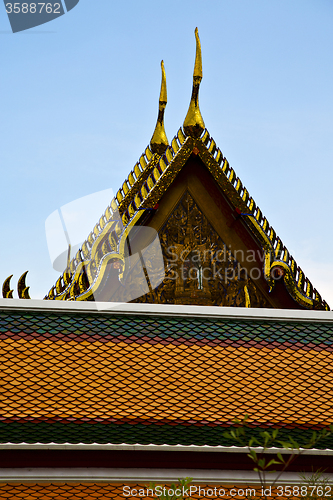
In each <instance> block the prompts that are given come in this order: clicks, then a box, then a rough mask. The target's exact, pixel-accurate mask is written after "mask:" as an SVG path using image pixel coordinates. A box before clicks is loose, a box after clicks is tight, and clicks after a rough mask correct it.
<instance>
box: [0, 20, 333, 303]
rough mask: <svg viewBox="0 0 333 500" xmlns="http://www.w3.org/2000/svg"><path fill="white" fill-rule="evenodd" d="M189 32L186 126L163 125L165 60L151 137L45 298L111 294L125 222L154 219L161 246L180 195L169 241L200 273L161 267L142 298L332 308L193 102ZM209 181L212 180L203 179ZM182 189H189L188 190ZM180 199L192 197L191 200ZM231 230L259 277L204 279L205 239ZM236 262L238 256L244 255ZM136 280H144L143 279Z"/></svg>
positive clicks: (225, 240) (196, 79) (121, 266)
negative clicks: (175, 273) (169, 131)
mask: <svg viewBox="0 0 333 500" xmlns="http://www.w3.org/2000/svg"><path fill="white" fill-rule="evenodd" d="M195 38H196V56H195V64H194V72H193V88H192V96H191V101H190V105H189V109H188V112H187V115H186V117H185V120H184V124H183V127H182V128H180V129H179V130H178V132H177V134H176V135H175V137H174V138H173V139H172V141H171V143H170V144H169V143H168V139H167V136H166V133H165V129H164V111H165V107H166V104H167V91H166V77H165V69H164V63H163V61H162V63H161V70H162V80H161V90H160V97H159V110H158V117H157V123H156V127H155V130H154V133H153V135H152V138H151V141H150V143H149V145H148V146H147V148H146V149H145V151H144V153H143V154H142V155H141V156H140V158H139V160H138V162H137V163H136V164H135V166H134V168H133V170H132V171H131V172H130V173H129V175H128V177H127V178H126V179H125V181H124V183H123V185H122V186H121V188H120V189H119V190H118V192H117V193H116V196H115V197H114V198H113V199H112V200H110V205H109V206H108V207H107V208H106V210H105V212H104V213H103V214H102V215H101V217H100V219H99V221H97V223H96V225H95V227H94V228H93V229H92V231H91V233H90V234H89V235H88V237H87V239H86V241H85V242H84V243H83V245H82V248H81V249H79V250H78V252H77V254H76V255H75V257H74V258H73V259H72V260H71V261H70V262H68V265H67V268H66V269H65V270H64V273H63V274H62V276H60V277H59V279H58V280H57V282H56V283H55V285H54V286H53V287H52V288H51V290H50V291H49V293H48V294H47V295H46V297H45V299H47V300H78V301H81V300H96V297H98V300H111V299H110V297H109V298H105V295H103V293H102V294H101V291H102V290H103V289H104V290H105V286H106V283H107V282H108V281H109V282H110V280H111V281H112V280H113V279H115V277H114V274H112V273H113V271H112V272H111V271H110V269H112V270H116V269H118V274H117V273H116V274H117V278H116V280H118V281H117V283H118V282H119V283H121V282H122V280H124V279H125V276H129V275H130V270H129V269H127V270H126V269H125V268H126V266H125V260H126V255H125V253H126V252H125V248H126V240H127V238H128V235H129V233H130V231H131V230H132V229H133V228H134V227H135V226H147V227H152V228H155V230H156V231H157V232H158V234H159V237H160V240H161V245H162V247H163V245H165V241H166V240H167V241H168V242H169V241H171V240H170V238H171V239H172V236H171V235H172V234H173V233H172V231H174V229H172V228H171V225H172V224H174V221H175V217H176V216H175V214H176V212H177V209H176V211H175V208H176V206H178V205H179V201H180V200H181V199H182V201H181V206H183V214H184V215H183V220H181V221H180V222H179V223H180V225H181V227H182V230H183V231H185V233H184V238H185V239H183V241H179V242H175V243H174V245H175V247H176V248H177V252H183V251H184V248H186V249H187V250H186V251H188V254H187V256H186V258H187V261H188V262H191V263H192V264H194V259H195V257H196V255H200V263H197V271H196V272H197V275H198V277H197V279H196V280H193V279H191V278H190V277H188V278H189V279H187V281H186V280H185V281H184V280H183V281H177V280H174V282H173V283H171V285H170V269H169V268H168V267H166V269H165V272H166V274H167V277H168V279H169V281H168V279H165V280H164V281H163V284H161V285H160V287H159V288H158V290H157V289H156V290H149V292H148V293H147V291H145V290H144V289H142V297H141V299H138V300H141V301H148V300H152V297H154V300H158V301H159V300H161V301H162V302H163V303H168V302H169V303H171V302H172V303H176V304H177V303H185V304H188V303H193V295H195V296H196V298H195V300H196V303H200V304H214V305H235V306H246V307H277V308H305V309H326V310H329V306H328V304H327V303H326V302H325V301H324V300H323V299H322V298H321V296H320V294H319V293H318V291H317V290H316V289H315V288H314V287H313V285H312V284H311V282H310V280H309V279H308V278H307V277H306V276H305V274H304V272H303V270H302V269H301V268H300V267H299V266H298V265H297V263H296V261H295V259H294V258H293V256H292V255H290V253H289V251H288V249H287V248H286V247H285V246H284V244H283V242H282V240H281V239H280V238H279V237H278V236H277V234H276V232H275V230H274V229H273V228H272V227H271V226H270V224H269V222H268V221H267V219H266V217H264V215H263V213H262V211H261V210H260V208H259V207H258V206H257V204H256V203H255V202H254V200H253V198H252V197H251V196H250V194H249V192H248V190H247V189H246V187H245V186H244V185H243V183H242V182H241V180H240V179H239V178H238V177H237V175H236V173H235V171H234V170H233V168H232V167H231V166H230V165H229V162H228V160H227V159H226V158H225V156H224V155H223V154H222V152H221V150H220V149H219V148H218V146H217V144H216V143H215V141H214V139H213V138H212V137H211V136H210V134H209V132H208V130H207V129H206V128H205V124H204V121H203V119H202V116H201V112H200V108H199V87H200V83H201V80H202V57H201V44H200V39H199V35H198V30H197V28H196V30H195ZM186 176H187V177H186ZM207 176H208V177H207ZM180 178H182V179H183V180H182V182H183V184H184V183H185V184H184V186H183V188H182V189H183V191H182V192H180ZM195 179H197V181H196V180H195ZM199 179H200V180H199ZM186 183H187V185H188V186H189V185H190V184H191V183H192V184H193V183H194V184H196V188H195V189H194V191H196V193H195V196H194V194H193V192H192V191H191V189H188V186H187V187H186V186H185V185H186ZM205 183H206V184H207V183H208V184H210V186H208V187H207V186H205ZM200 190H201V191H202V193H201V194H200ZM185 191H188V192H186V195H184V192H185ZM210 191H211V192H213V191H214V193H215V194H214V196H213V195H212V197H211V199H209V200H208V202H207V200H206V208H207V213H206V212H205V210H203V206H202V205H200V203H198V199H197V198H198V197H199V198H200V197H202V196H203V193H205V192H206V193H210ZM172 193H173V194H172ZM177 193H178V194H177ZM177 196H178V198H177ZM184 196H185V198H184ZM175 197H176V198H177V199H178V201H177V203H176V201H175V200H173V201H172V199H173V198H175ZM182 197H183V198H182ZM185 199H187V200H188V201H187V202H186V203H187V205H186V203H185V202H184V200H185ZM168 200H169V201H168ZM184 203H185V205H184ZM191 204H192V205H191ZM209 205H211V206H209ZM186 206H187V208H186ZM190 206H192V207H193V214H192V213H191V214H189V215H188V216H185V212H186V210H189V208H188V207H190ZM213 206H214V207H215V212H214V213H213V212H212V210H213V208H212V207H213ZM185 209H186V210H185ZM208 212H210V215H209V216H208ZM194 214H197V216H198V218H199V219H198V220H200V221H201V222H200V224H199V223H198V224H197V228H199V226H200V225H201V226H202V227H201V229H200V230H199V229H196V230H194V229H193V224H194V219H193V217H194ZM168 217H170V221H168ZM200 218H201V219H200ZM172 221H173V222H172ZM206 221H207V222H206ZM214 223H218V224H217V225H220V229H219V230H218V231H217V230H216V228H215V229H213V226H214ZM170 224H171V225H170ZM215 225H216V224H215ZM204 233H205V235H204V239H202V240H196V239H195V238H196V235H197V234H201V237H203V234H204ZM222 233H223V234H222ZM186 238H187V240H186ZM205 238H206V240H205ZM214 238H215V239H214ZM216 238H217V239H216ZM218 238H220V239H218ZM231 240H233V241H234V246H233V248H232V250H231V255H233V254H234V251H235V248H236V247H237V245H240V246H241V247H242V249H243V250H246V249H252V248H253V249H254V250H253V251H256V252H259V253H260V254H262V256H263V259H262V260H261V259H257V260H258V262H257V266H258V272H259V274H261V277H260V280H258V281H257V282H256V283H254V280H253V278H252V277H251V276H250V279H248V277H247V278H244V277H240V278H239V279H237V280H235V281H234V282H233V283H231V282H230V283H228V286H227V287H226V286H225V284H224V283H223V281H224V278H223V275H222V278H220V277H219V275H216V276H215V278H216V279H215V281H214V283H213V280H209V283H208V282H206V281H205V279H204V277H203V276H201V274H200V273H202V269H201V268H202V266H204V265H205V260H204V253H205V250H206V245H207V244H208V243H207V242H208V241H209V245H213V246H214V244H216V241H218V245H220V246H221V245H222V246H221V248H222V247H223V245H227V246H228V245H229V244H230V242H231ZM214 242H215V243H214ZM168 244H169V243H168ZM177 245H180V246H178V247H177ZM235 245H236V247H235ZM236 250H237V248H236ZM164 251H165V248H164ZM236 261H237V258H236V260H232V261H230V262H232V264H230V265H231V267H232V266H233V265H234V263H235V262H236ZM237 262H238V261H237ZM238 263H239V264H240V265H241V266H243V262H238ZM250 267H251V266H250ZM159 272H160V270H156V273H157V274H158V273H159ZM192 272H193V273H194V271H192ZM228 272H230V271H228ZM168 273H169V274H168ZM160 274H161V275H162V273H160ZM24 279H25V277H24ZM24 279H23V277H22V278H20V280H19V281H20V283H21V285H20V290H19V296H20V297H22V298H23V297H25V298H28V297H29V293H28V287H26V286H25V282H24ZM132 279H134V274H133V275H132ZM185 282H186V283H185ZM167 283H169V284H167ZM184 283H185V284H184ZM137 286H138V287H139V288H140V286H139V283H138V284H137ZM109 295H110V294H109ZM111 295H112V294H111ZM111 295H110V296H111ZM3 296H4V297H7V298H10V297H12V290H11V289H10V278H7V280H5V283H4V285H3ZM103 297H104V298H103ZM232 297H233V298H232ZM236 297H237V298H236ZM170 301H171V302H170Z"/></svg>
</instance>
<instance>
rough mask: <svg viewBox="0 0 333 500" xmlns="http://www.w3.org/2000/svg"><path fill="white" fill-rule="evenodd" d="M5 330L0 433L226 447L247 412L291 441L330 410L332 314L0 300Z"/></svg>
mask: <svg viewBox="0 0 333 500" xmlns="http://www.w3.org/2000/svg"><path fill="white" fill-rule="evenodd" d="M0 337H1V345H2V355H1V358H2V370H1V371H2V375H3V382H2V384H3V385H2V396H1V397H2V404H1V420H0V441H1V442H30V443H33V442H59V443H61V442H70V443H77V442H85V443H90V442H96V443H107V442H111V443H129V444H131V443H142V444H149V443H153V444H178V443H179V444H197V445H203V444H210V445H218V444H223V445H233V444H234V443H230V442H228V440H227V439H226V438H225V437H223V429H224V428H225V427H227V426H230V425H232V421H233V419H234V418H243V417H244V416H245V414H248V415H249V422H250V424H251V426H252V427H253V432H254V433H256V432H257V431H258V429H259V428H263V427H267V426H274V427H279V428H281V429H282V434H283V433H284V432H285V433H290V432H292V433H293V435H294V436H297V439H302V436H304V438H305V439H306V436H307V435H309V433H310V429H318V428H322V427H323V426H326V425H329V424H330V423H331V422H332V420H333V405H332V389H333V373H332V368H331V367H332V363H333V338H332V326H331V324H330V323H328V322H327V323H325V322H299V321H298V322H295V321H287V320H285V321H281V320H277V319H275V320H260V319H247V320H245V319H242V318H238V319H237V318H233V319H230V318H229V319H228V318H224V317H223V316H221V317H204V316H203V317H182V316H174V317H170V316H163V315H156V316H147V315H140V314H134V313H133V314H129V315H128V314H124V315H123V314H106V313H102V312H98V313H95V314H91V313H84V312H80V313H78V312H77V313H75V314H71V313H69V312H63V313H61V314H59V313H58V314H57V313H55V312H52V311H49V310H48V311H47V310H45V311H40V312H37V311H24V310H23V311H17V310H16V311H15V310H13V311H8V310H3V311H0ZM283 429H284V431H283ZM282 434H281V436H282ZM331 441H332V442H331V443H328V442H325V443H323V447H324V448H326V447H333V440H332V438H331Z"/></svg>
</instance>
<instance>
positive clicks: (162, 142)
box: [150, 61, 169, 155]
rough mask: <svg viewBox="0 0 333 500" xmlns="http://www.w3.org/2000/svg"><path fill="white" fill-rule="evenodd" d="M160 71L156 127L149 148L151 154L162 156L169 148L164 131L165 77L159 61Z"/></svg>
mask: <svg viewBox="0 0 333 500" xmlns="http://www.w3.org/2000/svg"><path fill="white" fill-rule="evenodd" d="M161 69H162V82H161V93H160V99H159V104H158V117H157V123H156V127H155V130H154V133H153V137H152V138H151V140H150V147H151V150H152V152H153V153H157V154H159V155H162V154H163V153H164V151H165V150H166V148H167V147H168V146H169V142H168V138H167V136H166V134H165V130H164V110H165V106H166V104H167V88H166V77H165V69H164V62H163V61H161Z"/></svg>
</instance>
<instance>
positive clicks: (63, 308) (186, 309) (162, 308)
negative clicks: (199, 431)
mask: <svg viewBox="0 0 333 500" xmlns="http://www.w3.org/2000/svg"><path fill="white" fill-rule="evenodd" d="M6 310H7V311H10V310H17V311H22V310H23V311H38V312H42V311H45V312H60V313H89V314H94V313H95V314H100V313H102V314H135V315H140V314H141V315H142V314H144V315H148V316H173V317H174V316H175V314H176V315H177V316H183V317H186V316H189V317H203V318H220V319H237V320H258V321H276V320H280V321H301V322H320V323H333V311H317V310H313V309H312V310H298V309H266V308H260V309H259V308H258V309H256V308H246V307H244V308H243V307H218V306H189V305H174V304H149V303H147V304H141V303H123V302H90V301H87V302H85V301H77V302H75V301H62V300H55V301H45V300H39V299H30V300H22V299H0V311H6Z"/></svg>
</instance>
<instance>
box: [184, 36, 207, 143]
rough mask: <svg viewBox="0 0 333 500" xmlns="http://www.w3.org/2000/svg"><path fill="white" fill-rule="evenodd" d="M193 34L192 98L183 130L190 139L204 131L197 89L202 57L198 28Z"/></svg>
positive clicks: (200, 77) (199, 80)
mask: <svg viewBox="0 0 333 500" xmlns="http://www.w3.org/2000/svg"><path fill="white" fill-rule="evenodd" d="M194 33H195V39H196V54H195V64H194V71H193V87H192V96H191V102H190V106H189V108H188V112H187V115H186V118H185V120H184V125H183V128H184V132H185V134H186V135H189V136H190V137H200V135H201V134H202V132H203V131H204V130H205V123H204V121H203V118H202V116H201V112H200V108H199V87H200V83H201V80H202V57H201V43H200V38H199V32H198V28H195V32H194Z"/></svg>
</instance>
